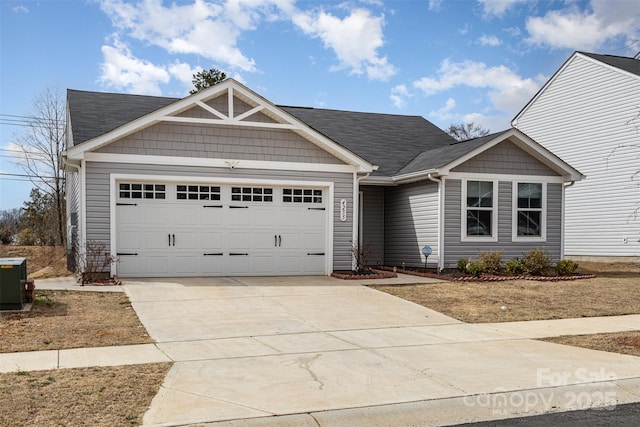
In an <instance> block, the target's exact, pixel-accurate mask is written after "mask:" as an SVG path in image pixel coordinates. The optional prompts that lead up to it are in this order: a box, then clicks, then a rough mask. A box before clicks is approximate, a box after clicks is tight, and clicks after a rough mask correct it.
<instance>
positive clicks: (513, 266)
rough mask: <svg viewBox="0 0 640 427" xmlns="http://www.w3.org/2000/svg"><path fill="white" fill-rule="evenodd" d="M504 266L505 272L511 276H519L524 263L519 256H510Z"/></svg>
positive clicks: (522, 271)
mask: <svg viewBox="0 0 640 427" xmlns="http://www.w3.org/2000/svg"><path fill="white" fill-rule="evenodd" d="M504 266H505V271H506V272H507V274H510V275H512V276H519V275H520V274H522V273H524V264H523V263H522V260H521V259H520V258H511V259H510V260H509V261H507V262H506V264H505V265H504Z"/></svg>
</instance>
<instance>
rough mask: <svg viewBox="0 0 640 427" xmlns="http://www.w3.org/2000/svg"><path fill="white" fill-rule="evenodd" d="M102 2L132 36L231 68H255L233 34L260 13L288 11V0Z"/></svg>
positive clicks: (271, 17)
mask: <svg viewBox="0 0 640 427" xmlns="http://www.w3.org/2000/svg"><path fill="white" fill-rule="evenodd" d="M101 7H102V10H103V11H104V12H105V13H106V14H107V15H108V16H109V17H110V18H111V20H112V22H113V24H114V26H115V27H116V28H117V29H119V30H120V31H123V32H126V33H127V34H128V35H129V36H131V37H132V38H134V39H137V40H140V41H143V42H146V43H150V44H153V45H156V46H159V47H161V48H163V49H165V50H166V51H167V52H169V53H172V54H194V55H200V56H202V57H204V58H207V59H211V60H213V61H216V62H219V63H221V64H224V65H225V66H226V67H229V68H231V69H239V70H242V71H255V62H254V60H253V59H251V58H248V57H247V56H245V55H244V54H243V53H242V52H241V50H240V48H239V47H238V46H237V42H238V38H239V37H240V35H241V34H242V32H244V31H250V30H253V29H255V28H256V27H257V25H258V24H259V22H260V21H261V20H262V19H263V18H264V19H267V20H274V19H277V17H278V16H279V14H280V13H281V12H286V13H289V14H290V13H293V0H227V1H226V2H224V3H220V2H210V1H204V0H195V1H194V2H193V3H192V4H185V5H181V4H180V5H179V4H176V3H171V4H170V5H169V6H165V5H164V4H163V2H162V1H161V0H144V1H142V2H139V3H136V4H131V3H127V2H124V1H122V0H104V1H103V2H102V3H101Z"/></svg>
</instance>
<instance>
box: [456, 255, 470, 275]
mask: <svg viewBox="0 0 640 427" xmlns="http://www.w3.org/2000/svg"><path fill="white" fill-rule="evenodd" d="M469 261H470V260H469V258H459V259H458V270H460V271H461V272H463V273H466V272H467V265H468V264H469Z"/></svg>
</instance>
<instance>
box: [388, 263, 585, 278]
mask: <svg viewBox="0 0 640 427" xmlns="http://www.w3.org/2000/svg"><path fill="white" fill-rule="evenodd" d="M380 269H381V270H385V271H393V272H398V273H402V274H409V275H411V276H419V277H430V278H432V279H440V280H446V281H450V282H504V281H507V280H536V281H539V282H557V281H566V280H581V279H592V278H594V277H596V275H595V274H592V273H588V274H572V275H568V276H557V275H552V276H529V275H518V276H509V275H504V274H500V275H497V274H482V275H481V276H480V277H475V276H464V275H454V274H439V273H437V272H435V271H429V270H425V269H421V268H416V269H411V268H398V267H387V266H384V267H380Z"/></svg>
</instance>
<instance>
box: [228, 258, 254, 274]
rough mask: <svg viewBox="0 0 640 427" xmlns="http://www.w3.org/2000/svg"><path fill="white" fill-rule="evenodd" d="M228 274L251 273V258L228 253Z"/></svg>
mask: <svg viewBox="0 0 640 427" xmlns="http://www.w3.org/2000/svg"><path fill="white" fill-rule="evenodd" d="M228 259H229V264H228V265H229V274H230V275H248V274H251V270H252V269H251V267H252V266H251V258H250V257H249V256H243V255H231V254H230V255H229V258H228Z"/></svg>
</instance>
